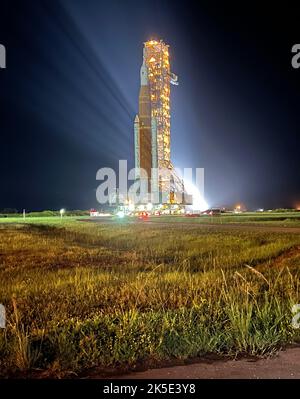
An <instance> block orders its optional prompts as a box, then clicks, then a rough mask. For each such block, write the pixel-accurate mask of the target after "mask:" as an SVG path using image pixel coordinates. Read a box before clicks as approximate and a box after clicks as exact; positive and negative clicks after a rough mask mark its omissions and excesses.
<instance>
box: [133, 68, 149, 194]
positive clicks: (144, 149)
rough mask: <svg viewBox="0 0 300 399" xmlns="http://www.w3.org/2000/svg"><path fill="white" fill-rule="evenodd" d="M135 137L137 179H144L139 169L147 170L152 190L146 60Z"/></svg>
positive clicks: (142, 75)
mask: <svg viewBox="0 0 300 399" xmlns="http://www.w3.org/2000/svg"><path fill="white" fill-rule="evenodd" d="M134 133H135V134H134V136H135V167H136V169H138V171H137V173H136V178H143V177H144V176H143V175H142V173H141V171H139V169H142V170H145V171H146V173H147V178H148V188H149V189H150V179H151V167H152V125H151V101H150V89H149V83H148V72H147V67H146V65H145V60H144V61H143V65H142V67H141V87H140V94H139V114H138V115H137V116H136V117H135V121H134Z"/></svg>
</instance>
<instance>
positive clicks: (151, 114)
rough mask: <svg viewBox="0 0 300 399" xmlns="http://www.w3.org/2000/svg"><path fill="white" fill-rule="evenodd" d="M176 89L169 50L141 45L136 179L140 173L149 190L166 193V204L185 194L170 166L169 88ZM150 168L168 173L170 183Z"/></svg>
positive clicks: (162, 45) (160, 45)
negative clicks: (156, 188) (145, 176)
mask: <svg viewBox="0 0 300 399" xmlns="http://www.w3.org/2000/svg"><path fill="white" fill-rule="evenodd" d="M171 84H173V85H178V78H177V76H176V75H175V74H173V73H171V71H170V58H169V46H168V45H167V44H165V43H164V42H163V41H162V40H160V41H156V40H150V41H147V42H145V43H144V49H143V64H142V67H141V86H140V94H139V113H138V115H136V117H135V121H134V136H135V168H136V179H141V178H142V176H141V169H144V170H145V171H146V172H147V175H148V177H149V183H148V184H149V189H150V188H151V187H152V191H153V187H158V189H159V191H160V192H163V191H169V192H170V196H169V200H168V202H172V201H173V202H174V193H175V192H176V191H177V192H181V193H184V185H183V182H182V180H181V179H180V178H179V177H178V176H177V174H176V172H175V170H174V167H173V165H172V163H171V148H170V146H171V141H170V139H171V121H170V119H171V114H170V85H171ZM152 168H158V170H162V169H168V170H169V171H170V175H171V186H170V179H164V178H163V177H160V178H159V181H156V180H157V179H158V176H156V175H155V174H154V173H153V169H152Z"/></svg>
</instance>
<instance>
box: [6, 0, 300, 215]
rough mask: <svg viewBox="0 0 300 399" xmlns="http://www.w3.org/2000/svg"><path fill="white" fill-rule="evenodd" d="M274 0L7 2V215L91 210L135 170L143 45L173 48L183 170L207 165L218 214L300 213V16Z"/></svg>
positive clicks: (176, 152)
mask: <svg viewBox="0 0 300 399" xmlns="http://www.w3.org/2000/svg"><path fill="white" fill-rule="evenodd" d="M261 3H262V2H260V3H258V4H259V5H258V6H257V7H255V6H253V5H251V6H250V5H249V6H246V5H245V3H244V2H241V6H240V7H237V6H236V5H235V6H234V5H233V4H232V5H229V3H228V2H226V6H225V5H224V6H222V7H220V6H217V2H207V1H206V2H201V1H199V2H197V3H193V2H189V1H181V2H175V1H155V0H151V1H143V0H139V1H127V0H126V1H125V0H124V1H121V0H118V1H117V0H110V1H100V0H97V1H96V0H95V1H93V0H72V1H70V0H69V1H68V0H64V1H58V0H52V1H33V0H28V1H22V2H21V1H20V2H15V1H12V0H9V1H3V0H2V1H1V9H0V43H1V44H3V45H5V47H6V50H7V69H5V70H4V69H0V134H1V156H0V176H1V189H0V194H1V195H0V209H3V208H8V207H9V208H17V209H19V210H22V209H23V208H26V209H28V210H41V209H60V208H62V207H66V208H67V209H88V208H91V207H94V206H96V205H97V203H96V196H95V191H96V188H97V186H98V184H99V182H97V181H96V172H97V170H98V169H99V168H101V167H114V168H116V167H117V165H118V160H119V159H128V161H129V166H130V167H133V166H134V165H133V156H134V153H133V120H134V116H135V114H136V112H137V108H138V91H139V69H140V66H141V62H142V48H143V42H144V41H146V40H149V39H160V38H162V39H163V40H164V41H165V42H166V43H168V44H169V45H170V49H171V50H170V52H171V66H172V70H173V72H174V73H176V74H177V75H178V76H179V82H180V83H179V86H178V87H173V86H172V98H171V100H172V103H171V107H172V111H171V112H172V114H171V115H172V116H171V140H172V144H171V151H172V152H171V156H172V160H173V163H174V164H175V166H178V167H181V168H183V167H193V168H196V167H203V168H205V179H206V180H205V194H206V200H207V202H208V203H209V204H210V205H214V206H220V205H231V204H235V203H237V202H242V203H244V204H245V205H246V207H248V208H250V209H251V208H278V207H292V206H296V205H297V204H299V206H300V168H299V151H300V134H299V133H300V132H299V129H300V107H299V106H300V68H299V69H293V68H292V65H291V58H292V53H291V48H292V46H293V45H294V44H296V43H300V33H299V21H300V9H296V8H293V6H292V5H291V4H292V3H289V5H287V6H286V8H281V7H279V6H274V5H272V6H270V5H269V6H268V7H267V8H266V9H265V10H264V9H263V8H262V6H261ZM209 4H210V5H209ZM211 4H215V5H214V6H213V5H211ZM251 4H253V3H251Z"/></svg>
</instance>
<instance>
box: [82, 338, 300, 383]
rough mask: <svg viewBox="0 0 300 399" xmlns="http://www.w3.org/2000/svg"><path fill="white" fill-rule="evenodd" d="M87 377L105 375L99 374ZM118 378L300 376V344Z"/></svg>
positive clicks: (293, 377)
mask: <svg viewBox="0 0 300 399" xmlns="http://www.w3.org/2000/svg"><path fill="white" fill-rule="evenodd" d="M87 378H93V379H94V378H103V377H102V376H99V375H97V373H96V374H95V375H92V376H89V377H87ZM106 378H114V379H131V378H134V379H193V378H194V379H216V378H221V379H281V378H282V379H300V347H299V346H297V347H292V348H287V349H286V350H282V351H280V352H278V353H277V354H276V355H275V356H272V357H269V358H263V359H246V358H245V359H239V360H227V361H224V360H211V361H203V362H200V363H192V364H187V365H181V366H173V367H165V368H157V369H149V370H146V371H140V372H131V373H128V374H124V375H118V376H116V375H114V376H111V377H106Z"/></svg>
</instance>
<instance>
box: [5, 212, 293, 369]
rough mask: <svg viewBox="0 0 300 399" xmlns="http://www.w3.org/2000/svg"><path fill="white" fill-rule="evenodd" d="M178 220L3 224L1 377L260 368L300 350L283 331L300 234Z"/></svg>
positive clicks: (287, 321)
mask: <svg viewBox="0 0 300 399" xmlns="http://www.w3.org/2000/svg"><path fill="white" fill-rule="evenodd" d="M272 217H273V216H272ZM294 217H295V219H293V218H294ZM297 217H299V214H297ZM297 217H296V216H292V215H289V216H288V217H286V218H285V219H284V220H282V219H280V218H279V217H278V218H277V219H276V218H274V219H273V220H272V221H270V220H264V221H263V220H261V222H259V221H258V223H263V222H264V223H266V224H268V225H270V224H271V223H274V224H279V225H284V224H285V223H286V219H288V220H290V219H293V220H292V221H288V222H287V223H289V224H292V225H293V226H294V225H297V223H299V222H298V219H297ZM249 218H250V216H249V217H248V219H244V221H245V222H247V223H251V222H252V223H254V222H256V223H257V221H256V220H249ZM180 219H183V218H178V219H177V218H173V219H172V218H167V217H166V218H161V219H160V220H163V221H170V220H172V221H174V223H173V222H172V223H169V224H166V225H164V224H161V225H159V224H157V225H156V224H155V223H151V224H147V222H145V223H143V222H141V223H136V224H128V223H127V222H126V220H124V221H119V222H113V223H105V222H103V223H87V222H83V221H82V220H80V218H65V219H63V220H62V221H61V220H60V218H57V217H54V218H36V219H33V218H32V219H30V220H29V219H28V220H27V221H26V222H25V223H22V220H21V219H8V218H6V219H3V220H1V222H0V303H2V304H4V305H5V307H6V311H7V319H8V320H7V328H6V329H3V330H0V373H1V374H2V375H6V374H13V373H16V372H22V373H26V372H28V371H30V370H34V369H42V370H47V373H48V374H49V375H56V374H59V375H68V373H69V372H75V373H78V372H81V371H83V370H87V369H89V368H92V367H98V368H99V369H100V370H103V371H105V370H109V369H111V368H118V369H123V370H127V369H130V368H135V367H138V366H140V365H146V366H154V365H157V364H163V363H164V362H166V361H171V362H172V361H173V360H174V359H187V358H190V357H198V356H203V355H206V354H211V353H213V354H216V355H220V356H237V355H245V354H246V355H255V356H263V355H268V354H272V353H273V352H274V351H276V350H277V349H279V348H281V347H282V346H284V345H286V344H288V343H293V342H300V332H299V330H297V329H293V328H292V325H291V320H292V312H291V308H292V306H293V305H294V304H298V303H300V268H299V266H300V234H299V233H298V234H297V233H288V232H282V233H274V232H270V231H264V230H262V231H255V230H253V231H251V230H249V231H244V230H242V229H241V230H239V229H238V228H235V229H234V230H232V231H231V230H230V229H229V230H226V231H224V230H221V229H220V230H219V229H218V227H214V228H210V227H208V226H207V227H205V228H203V227H201V226H200V225H199V227H195V223H197V221H198V223H199V224H201V223H202V221H203V219H201V221H199V219H200V218H190V219H189V218H184V221H185V223H184V224H182V225H181V223H179V222H180ZM209 219H211V218H209ZM250 219H251V218H250ZM215 220H216V219H214V222H215ZM223 222H224V223H226V220H225V219H223V220H222V223H223ZM227 222H229V223H232V220H228V221H227ZM204 223H205V222H204ZM220 223H221V221H220ZM239 223H241V220H239ZM189 224H190V225H189ZM191 227H192V228H191Z"/></svg>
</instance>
